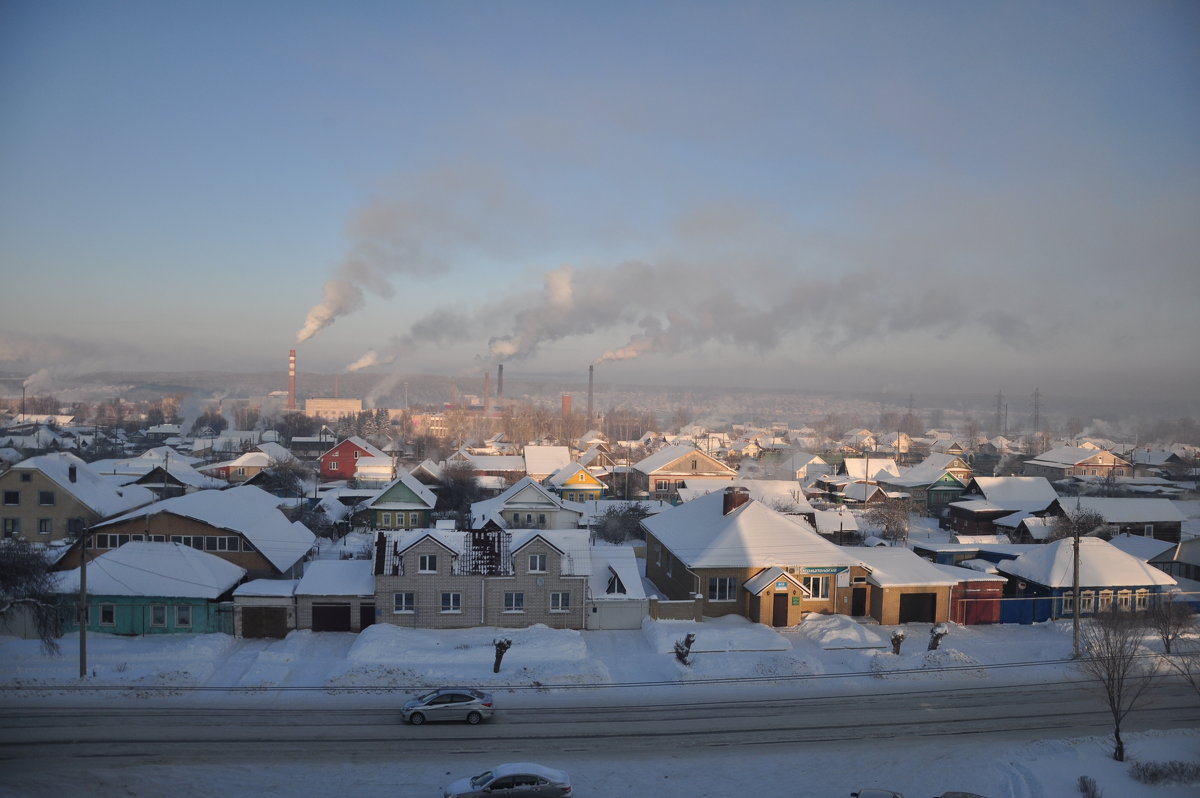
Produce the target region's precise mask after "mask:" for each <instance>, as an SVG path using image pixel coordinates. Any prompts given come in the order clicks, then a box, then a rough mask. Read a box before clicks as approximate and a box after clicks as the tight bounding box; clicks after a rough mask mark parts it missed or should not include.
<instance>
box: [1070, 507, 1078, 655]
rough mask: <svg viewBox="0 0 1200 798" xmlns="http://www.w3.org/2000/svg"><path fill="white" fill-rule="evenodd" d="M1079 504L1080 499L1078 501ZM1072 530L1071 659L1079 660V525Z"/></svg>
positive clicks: (1075, 524)
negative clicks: (1072, 610) (1072, 608)
mask: <svg viewBox="0 0 1200 798" xmlns="http://www.w3.org/2000/svg"><path fill="white" fill-rule="evenodd" d="M1076 502H1078V499H1076ZM1072 526H1073V527H1074V528H1073V529H1072V530H1071V538H1072V548H1073V549H1074V552H1073V553H1072V554H1073V560H1074V562H1073V565H1072V573H1071V593H1072V596H1073V598H1072V599H1071V603H1072V604H1073V605H1074V607H1075V611H1074V612H1072V613H1071V659H1079V523H1078V522H1075V523H1073V524H1072Z"/></svg>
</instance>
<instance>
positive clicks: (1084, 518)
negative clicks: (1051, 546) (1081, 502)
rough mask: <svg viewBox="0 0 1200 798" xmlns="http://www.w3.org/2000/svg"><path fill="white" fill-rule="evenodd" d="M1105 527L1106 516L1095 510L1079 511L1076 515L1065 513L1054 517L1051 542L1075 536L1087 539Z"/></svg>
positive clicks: (1051, 526)
mask: <svg viewBox="0 0 1200 798" xmlns="http://www.w3.org/2000/svg"><path fill="white" fill-rule="evenodd" d="M1102 526H1104V516H1102V515H1100V513H1098V512H1096V511H1095V510H1083V509H1080V510H1077V511H1076V512H1075V513H1073V514H1072V513H1063V514H1062V515H1057V516H1055V517H1054V522H1053V523H1052V524H1051V525H1050V536H1049V537H1050V541H1055V540H1061V539H1062V538H1070V537H1074V536H1075V535H1079V536H1080V537H1087V536H1088V535H1090V534H1091V533H1092V532H1095V531H1096V530H1097V529H1099V528H1100V527H1102Z"/></svg>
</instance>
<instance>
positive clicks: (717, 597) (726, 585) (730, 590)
mask: <svg viewBox="0 0 1200 798" xmlns="http://www.w3.org/2000/svg"><path fill="white" fill-rule="evenodd" d="M736 599H737V580H736V579H734V578H733V577H732V576H710V577H709V578H708V600H709V601H734V600H736Z"/></svg>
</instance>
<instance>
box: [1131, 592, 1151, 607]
mask: <svg viewBox="0 0 1200 798" xmlns="http://www.w3.org/2000/svg"><path fill="white" fill-rule="evenodd" d="M1149 606H1150V591H1149V590H1139V591H1138V592H1137V593H1135V594H1134V596H1133V608H1134V609H1135V610H1137V611H1138V612H1143V611H1144V610H1146V608H1148V607H1149Z"/></svg>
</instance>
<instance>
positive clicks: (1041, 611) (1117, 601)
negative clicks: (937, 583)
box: [996, 537, 1175, 623]
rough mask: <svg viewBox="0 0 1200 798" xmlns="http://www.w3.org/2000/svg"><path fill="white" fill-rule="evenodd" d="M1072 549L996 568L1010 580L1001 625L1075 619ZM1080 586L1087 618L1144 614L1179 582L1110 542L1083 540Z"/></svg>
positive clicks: (1057, 548) (1044, 550) (1046, 549)
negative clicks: (1111, 613) (1111, 612)
mask: <svg viewBox="0 0 1200 798" xmlns="http://www.w3.org/2000/svg"><path fill="white" fill-rule="evenodd" d="M1073 544H1074V541H1073V540H1071V539H1069V538H1063V539H1061V540H1056V541H1054V542H1053V543H1049V544H1046V545H1044V546H1037V547H1035V548H1033V549H1032V550H1029V551H1026V552H1025V553H1023V554H1021V555H1020V556H1018V557H1016V558H1014V559H1011V560H1003V561H1001V562H999V563H997V565H996V568H997V570H998V571H999V572H1000V573H1002V574H1004V575H1006V576H1007V577H1008V587H1007V588H1006V590H1005V598H1006V599H1007V600H1006V601H1005V602H1004V607H1003V608H1002V610H1001V620H1002V622H1004V623H1040V622H1041V621H1046V620H1050V619H1052V618H1063V617H1067V618H1069V617H1072V616H1073V615H1075V613H1076V608H1075V604H1074V573H1075V571H1074V545H1073ZM1079 585H1080V588H1081V589H1080V594H1079V595H1080V598H1079V607H1078V613H1079V615H1081V616H1082V615H1092V614H1095V613H1097V612H1106V611H1109V610H1112V609H1118V610H1123V611H1132V612H1144V611H1145V610H1147V609H1149V608H1150V605H1151V601H1152V600H1153V599H1154V597H1156V596H1157V595H1158V594H1159V593H1162V592H1164V591H1166V590H1167V589H1168V588H1170V587H1173V586H1174V585H1175V580H1174V579H1173V578H1172V577H1170V576H1168V575H1167V574H1165V573H1163V572H1162V571H1160V570H1158V569H1157V568H1155V567H1153V566H1151V565H1149V564H1148V563H1146V562H1144V561H1143V560H1140V559H1138V558H1137V557H1134V556H1131V555H1129V554H1126V553H1125V552H1123V551H1121V550H1120V549H1119V548H1117V547H1116V546H1113V545H1112V544H1110V543H1108V542H1107V541H1104V540H1101V539H1099V538H1091V537H1084V538H1080V539H1079Z"/></svg>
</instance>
